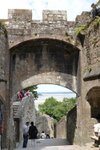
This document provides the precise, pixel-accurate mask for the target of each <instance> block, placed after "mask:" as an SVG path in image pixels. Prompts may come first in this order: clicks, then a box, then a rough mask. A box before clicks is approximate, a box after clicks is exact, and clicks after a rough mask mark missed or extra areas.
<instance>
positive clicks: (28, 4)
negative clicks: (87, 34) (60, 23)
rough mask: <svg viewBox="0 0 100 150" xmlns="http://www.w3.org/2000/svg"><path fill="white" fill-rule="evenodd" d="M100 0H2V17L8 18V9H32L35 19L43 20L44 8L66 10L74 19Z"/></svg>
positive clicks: (0, 12) (0, 9) (70, 19)
mask: <svg viewBox="0 0 100 150" xmlns="http://www.w3.org/2000/svg"><path fill="white" fill-rule="evenodd" d="M97 1H98V0H0V19H7V17H8V9H31V10H32V14H33V19H34V20H42V10H66V11H67V20H68V21H74V20H75V18H76V16H77V15H80V14H81V13H82V11H90V10H91V4H92V3H96V2H97Z"/></svg>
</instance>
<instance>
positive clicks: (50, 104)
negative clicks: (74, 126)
mask: <svg viewBox="0 0 100 150" xmlns="http://www.w3.org/2000/svg"><path fill="white" fill-rule="evenodd" d="M75 104H76V99H75V98H70V99H67V98H64V99H63V101H62V102H61V101H58V100H56V99H55V98H54V97H50V98H48V99H46V100H45V102H44V103H43V104H40V105H39V111H40V112H41V113H45V114H47V115H49V116H50V117H53V118H54V119H55V120H57V121H59V120H60V119H61V118H62V117H63V116H65V115H66V114H67V113H68V112H69V111H70V110H71V109H72V108H73V107H74V106H75Z"/></svg>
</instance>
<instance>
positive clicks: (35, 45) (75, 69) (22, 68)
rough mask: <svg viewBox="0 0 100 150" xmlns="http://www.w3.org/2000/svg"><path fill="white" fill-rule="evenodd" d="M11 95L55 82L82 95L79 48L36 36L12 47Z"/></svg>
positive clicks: (60, 41)
mask: <svg viewBox="0 0 100 150" xmlns="http://www.w3.org/2000/svg"><path fill="white" fill-rule="evenodd" d="M10 58H11V60H10V62H11V70H10V81H11V82H10V83H11V84H10V89H11V97H12V99H13V97H14V95H15V94H16V93H17V91H18V90H19V89H24V88H27V87H30V86H32V85H38V84H55V85H61V86H63V87H66V88H69V89H70V90H72V91H74V92H75V93H77V94H78V95H80V87H79V83H80V78H79V76H80V72H79V67H80V64H79V49H78V48H77V47H75V46H74V45H72V44H71V43H68V42H65V41H62V40H58V39H49V38H46V39H45V38H43V39H42V38H41V39H33V40H29V41H25V42H22V43H20V44H18V45H16V46H14V47H13V48H11V49H10Z"/></svg>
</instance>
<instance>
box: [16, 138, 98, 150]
mask: <svg viewBox="0 0 100 150" xmlns="http://www.w3.org/2000/svg"><path fill="white" fill-rule="evenodd" d="M39 144H40V143H37V144H35V145H34V143H33V142H31V141H30V140H29V141H28V145H27V148H22V144H20V145H19V146H18V148H16V149H15V150H99V148H92V147H91V146H92V143H88V144H86V145H85V146H78V145H64V144H63V145H57V146H56V145H55V146H50V145H44V146H43V145H41V144H40V145H39Z"/></svg>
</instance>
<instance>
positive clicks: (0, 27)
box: [0, 22, 7, 38]
mask: <svg viewBox="0 0 100 150" xmlns="http://www.w3.org/2000/svg"><path fill="white" fill-rule="evenodd" d="M1 31H2V33H4V35H5V37H6V38H7V30H6V28H5V25H4V24H3V23H2V22H0V35H1V34H2V33H1Z"/></svg>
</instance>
